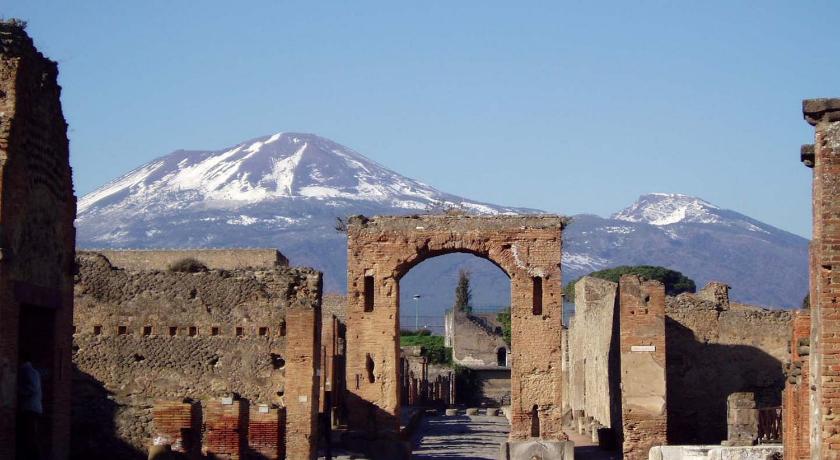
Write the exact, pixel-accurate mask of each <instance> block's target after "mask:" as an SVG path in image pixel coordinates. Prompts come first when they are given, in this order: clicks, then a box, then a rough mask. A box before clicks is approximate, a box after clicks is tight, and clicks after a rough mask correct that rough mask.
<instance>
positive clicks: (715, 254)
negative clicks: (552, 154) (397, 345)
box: [77, 133, 807, 314]
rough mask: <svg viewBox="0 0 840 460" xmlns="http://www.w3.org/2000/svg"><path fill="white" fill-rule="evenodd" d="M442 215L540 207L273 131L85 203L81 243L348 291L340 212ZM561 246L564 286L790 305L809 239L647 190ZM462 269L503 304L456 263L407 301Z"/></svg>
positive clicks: (437, 264)
mask: <svg viewBox="0 0 840 460" xmlns="http://www.w3.org/2000/svg"><path fill="white" fill-rule="evenodd" d="M558 201H559V197H558ZM450 206H457V207H460V208H462V209H465V210H467V211H469V212H473V213H481V214H493V213H524V212H527V213H531V212H539V211H535V210H530V209H521V208H511V207H504V206H498V205H493V204H488V203H481V202H478V201H473V200H469V199H467V198H463V197H458V196H455V195H452V194H448V193H445V192H443V191H440V190H437V189H435V188H433V187H431V186H429V185H426V184H423V183H422V182H419V181H417V180H413V179H409V178H407V177H405V176H402V175H400V174H398V173H396V172H394V171H391V170H389V169H387V168H385V167H384V166H382V165H379V164H377V163H375V162H373V161H371V160H369V159H367V158H365V157H364V156H363V155H361V154H360V153H358V152H355V151H353V150H351V149H349V148H347V147H344V146H342V145H339V144H337V143H335V142H332V141H330V140H328V139H324V138H322V137H318V136H315V135H312V134H300V133H279V134H274V135H270V136H265V137H261V138H257V139H253V140H249V141H246V142H243V143H241V144H237V145H235V146H233V147H229V148H226V149H222V150H217V151H187V150H178V151H175V152H173V153H171V154H169V155H166V156H163V157H160V158H157V159H155V160H152V161H150V162H149V163H147V164H145V165H142V166H140V167H138V168H137V169H135V170H133V171H131V172H129V173H127V174H125V175H124V176H122V177H120V178H118V179H116V180H114V181H111V182H110V183H108V184H106V185H104V186H103V187H101V188H99V189H97V190H95V191H93V192H91V193H89V194H87V195H85V196H84V197H82V198H81V199H80V200H79V209H78V211H79V212H78V219H77V228H78V245H79V247H80V248H155V247H156V248H199V247H276V248H279V249H280V250H281V251H282V252H283V253H284V254H285V255H286V256H287V257H288V258H289V259H290V261H291V262H292V263H293V264H295V265H306V266H311V267H315V268H317V269H319V270H321V271H323V272H324V284H325V286H324V287H325V290H326V291H327V292H343V291H344V290H345V286H346V259H347V249H346V239H345V236H344V235H343V234H341V233H338V232H336V230H335V228H334V227H335V220H336V217H345V216H348V215H351V214H366V215H376V214H413V213H421V212H424V211H426V210H435V209H440V208H445V207H450ZM565 240H566V243H565V247H564V257H563V277H564V279H565V280H571V279H574V278H577V277H579V276H582V275H585V274H587V273H589V272H591V271H593V270H597V269H601V268H606V267H611V266H615V265H620V264H652V265H664V266H668V267H671V268H674V269H676V270H680V271H682V272H683V273H685V274H686V275H688V276H689V277H691V278H693V279H694V280H695V281H697V282H698V284H701V285H702V284H703V283H705V282H707V281H709V280H720V281H725V282H727V283H729V284H731V285H732V286H733V291H732V296H733V298H736V299H739V300H741V301H745V302H752V303H759V304H766V305H779V306H793V305H798V304H799V301H800V300H801V299H802V297H803V296H804V293H805V291H806V290H807V241H806V240H805V239H804V238H801V237H798V236H796V235H792V234H790V233H787V232H784V231H782V230H779V229H776V228H774V227H772V226H769V225H766V224H763V223H761V222H759V221H756V220H754V219H751V218H749V217H747V216H744V215H742V214H739V213H737V212H734V211H730V210H726V209H722V208H720V207H718V206H715V205H713V204H711V203H708V202H706V201H703V200H701V199H699V198H695V197H690V196H686V195H678V194H662V193H656V194H650V195H644V196H642V197H640V198H639V200H637V201H636V202H635V203H634V204H632V205H631V206H629V207H627V208H626V209H624V210H622V211H620V212H618V213H616V214H614V215H613V216H612V217H610V218H602V217H598V216H593V215H577V216H573V220H572V224H571V225H570V226H569V227H568V229H567V230H566V234H565ZM464 265H466V266H467V267H468V268H469V269H470V270H471V271H472V272H473V292H474V300H475V304H476V305H487V304H499V303H504V302H505V301H506V300H507V299H509V293H508V291H507V289H508V288H509V283H507V282H506V281H505V280H506V278H505V275H504V274H503V273H502V272H501V271H500V270H498V269H497V268H496V267H495V266H493V265H492V264H489V263H485V262H484V261H481V260H479V259H476V258H475V257H474V256H469V255H463V254H457V255H451V256H447V257H441V258H435V259H431V260H429V261H426V262H424V263H422V264H420V265H418V266H417V267H416V268H415V269H413V270H412V271H411V272H410V273H409V274H408V275H407V276H406V277H405V278H404V279H403V282H402V283H401V285H402V286H401V292H402V293H403V294H404V295H409V296H410V295H411V294H417V293H422V294H423V299H424V300H423V303H424V304H430V305H431V307H426V308H427V309H426V312H427V313H429V310H428V308H432V309H433V311H435V312H437V311H440V310H442V309H445V308H448V307H449V306H450V305H449V304H450V303H451V300H449V299H450V298H451V293H452V292H453V290H454V284H455V282H456V281H457V271H458V269H459V268H460V267H462V266H464ZM409 299H410V297H409ZM405 302H408V303H410V301H409V300H406V301H405ZM435 314H437V313H435Z"/></svg>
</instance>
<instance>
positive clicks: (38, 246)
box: [0, 20, 76, 459]
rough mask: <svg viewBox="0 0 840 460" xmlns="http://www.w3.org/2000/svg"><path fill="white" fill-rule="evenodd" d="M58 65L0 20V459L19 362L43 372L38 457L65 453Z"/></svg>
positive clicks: (11, 437)
mask: <svg viewBox="0 0 840 460" xmlns="http://www.w3.org/2000/svg"><path fill="white" fill-rule="evenodd" d="M57 77H58V67H57V65H56V63H55V62H53V61H50V60H49V59H47V58H45V57H44V56H43V55H42V54H41V53H39V52H38V50H37V49H35V46H34V45H33V43H32V40H31V39H30V38H29V36H28V35H27V34H26V32H25V30H24V26H23V24H22V23H20V22H17V21H14V20H11V21H3V20H0V458H14V457H15V451H16V439H15V438H16V436H15V433H16V431H17V430H16V427H15V424H16V421H15V418H16V411H17V385H18V383H17V382H18V369H19V365H20V364H22V362H21V359H26V358H28V360H29V361H30V362H31V363H32V364H33V365H34V367H35V368H36V369H39V370H41V371H43V372H42V375H43V378H42V380H43V381H42V386H43V403H44V414H43V417H42V423H41V433H40V438H39V444H40V447H41V450H42V453H43V458H50V459H58V458H66V456H67V453H68V447H69V430H70V397H71V393H70V375H71V367H70V349H71V343H70V335H71V328H72V314H73V313H72V310H73V297H72V296H73V278H72V277H73V250H74V241H75V229H74V228H73V219H74V218H75V213H76V198H75V196H74V195H73V185H72V177H71V170H70V163H69V152H68V142H67V124H66V123H65V121H64V116H63V114H62V109H61V101H60V96H61V88H60V87H59V86H58V84H57Z"/></svg>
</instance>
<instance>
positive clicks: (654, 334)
mask: <svg viewBox="0 0 840 460" xmlns="http://www.w3.org/2000/svg"><path fill="white" fill-rule="evenodd" d="M618 286H619V287H618V290H619V297H620V299H619V303H620V308H619V315H620V317H619V337H620V342H619V347H620V353H621V355H620V356H621V374H620V375H621V421H622V433H623V447H622V451H623V456H624V458H625V459H630V460H633V459H640V460H641V459H647V458H648V452H649V451H650V448H651V447H653V446H657V445H663V444H667V442H668V437H667V429H668V425H667V421H668V418H669V416H670V414H669V413H668V411H667V408H666V403H665V392H666V372H665V370H666V352H665V347H666V345H665V286H664V285H663V284H662V283H660V282H659V281H642V280H641V279H640V278H639V277H638V276H635V275H624V276H622V277H621V280H620V281H619V285H618ZM695 384H696V383H695Z"/></svg>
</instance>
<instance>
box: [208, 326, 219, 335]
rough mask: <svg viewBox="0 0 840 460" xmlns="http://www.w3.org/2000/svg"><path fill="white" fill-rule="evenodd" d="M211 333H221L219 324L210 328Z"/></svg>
mask: <svg viewBox="0 0 840 460" xmlns="http://www.w3.org/2000/svg"><path fill="white" fill-rule="evenodd" d="M210 335H219V326H213V327H211V328H210Z"/></svg>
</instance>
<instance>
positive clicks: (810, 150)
mask: <svg viewBox="0 0 840 460" xmlns="http://www.w3.org/2000/svg"><path fill="white" fill-rule="evenodd" d="M814 160H815V156H814V144H803V145H802V147H800V148H799V161H801V162H802V164H804V165H805V166H807V167H809V168H813V167H814Z"/></svg>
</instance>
